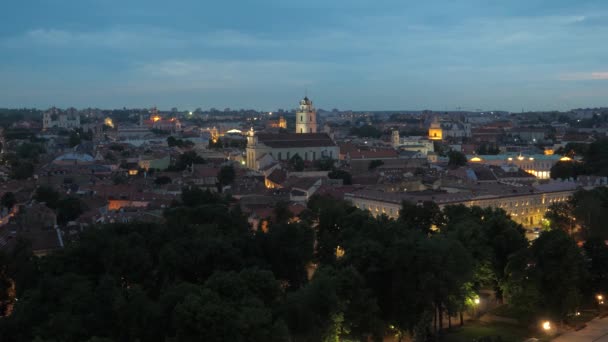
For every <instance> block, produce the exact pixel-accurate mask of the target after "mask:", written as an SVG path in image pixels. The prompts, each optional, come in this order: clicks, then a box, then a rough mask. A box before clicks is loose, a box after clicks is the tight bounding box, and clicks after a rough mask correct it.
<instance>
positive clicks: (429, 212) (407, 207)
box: [399, 201, 441, 234]
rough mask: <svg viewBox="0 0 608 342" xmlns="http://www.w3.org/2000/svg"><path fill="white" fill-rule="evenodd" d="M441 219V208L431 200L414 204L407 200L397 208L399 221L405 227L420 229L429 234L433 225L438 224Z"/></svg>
mask: <svg viewBox="0 0 608 342" xmlns="http://www.w3.org/2000/svg"><path fill="white" fill-rule="evenodd" d="M440 221H441V209H439V206H438V205H437V204H436V203H435V202H432V201H424V202H423V203H421V204H420V205H419V204H415V203H411V202H408V201H403V203H401V209H400V210H399V222H400V223H402V224H403V226H405V228H407V229H413V230H417V231H420V232H422V233H424V234H429V233H430V232H431V228H432V227H433V226H434V225H439V224H440Z"/></svg>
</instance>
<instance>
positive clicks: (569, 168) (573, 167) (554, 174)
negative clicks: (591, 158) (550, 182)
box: [551, 160, 587, 179]
mask: <svg viewBox="0 0 608 342" xmlns="http://www.w3.org/2000/svg"><path fill="white" fill-rule="evenodd" d="M586 173H587V171H586V170H585V165H583V164H581V163H579V162H577V161H574V160H570V161H558V162H557V163H555V165H553V166H552V167H551V178H553V179H569V178H577V177H578V176H579V175H584V174H586Z"/></svg>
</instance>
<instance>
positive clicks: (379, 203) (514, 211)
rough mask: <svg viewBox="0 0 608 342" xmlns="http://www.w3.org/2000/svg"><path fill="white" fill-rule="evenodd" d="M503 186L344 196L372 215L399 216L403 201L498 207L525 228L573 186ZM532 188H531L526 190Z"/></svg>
mask: <svg viewBox="0 0 608 342" xmlns="http://www.w3.org/2000/svg"><path fill="white" fill-rule="evenodd" d="M507 188H509V187H508V186H504V189H502V191H496V192H495V193H492V194H484V195H479V194H478V195H476V194H472V193H451V194H447V193H437V194H425V195H419V194H417V193H415V192H412V193H386V192H381V191H375V190H361V191H358V192H355V193H349V194H345V199H346V200H348V201H350V202H351V203H352V204H353V205H354V206H355V207H357V208H359V209H363V210H369V211H370V212H371V213H372V215H374V216H378V215H386V216H388V217H391V218H398V217H399V210H400V209H401V204H402V203H403V201H409V202H412V203H415V204H416V203H421V202H424V201H433V202H435V203H437V205H438V206H439V207H440V208H441V209H443V208H444V207H445V206H447V205H459V204H462V205H465V206H467V207H473V206H479V207H482V208H487V207H490V208H500V209H503V210H504V211H505V212H506V213H507V214H509V215H510V216H511V219H513V220H514V221H515V222H517V223H520V224H522V225H523V226H524V227H526V228H532V227H539V226H541V222H542V220H543V218H544V215H545V213H546V212H547V211H548V210H549V207H550V206H551V205H552V204H554V203H561V202H565V201H567V200H568V199H569V198H570V197H571V196H572V194H573V193H574V192H575V191H576V190H577V184H575V183H572V182H571V183H567V182H565V183H556V184H551V185H548V186H540V187H536V188H528V187H520V188H518V189H517V187H513V188H512V189H511V188H509V189H507ZM530 190H532V191H530Z"/></svg>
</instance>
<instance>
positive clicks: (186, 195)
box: [181, 187, 220, 207]
mask: <svg viewBox="0 0 608 342" xmlns="http://www.w3.org/2000/svg"><path fill="white" fill-rule="evenodd" d="M181 197H182V202H183V204H184V205H185V206H188V207H197V206H200V205H204V204H211V203H217V202H220V197H219V195H217V194H214V193H212V192H211V191H209V190H202V189H201V188H199V187H192V188H184V189H182V195H181Z"/></svg>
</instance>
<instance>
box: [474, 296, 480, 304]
mask: <svg viewBox="0 0 608 342" xmlns="http://www.w3.org/2000/svg"><path fill="white" fill-rule="evenodd" d="M473 303H475V305H479V303H481V300H480V299H479V297H476V298H475V299H473Z"/></svg>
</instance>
